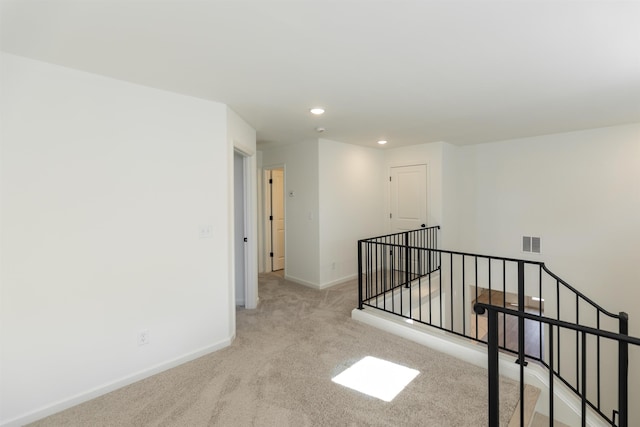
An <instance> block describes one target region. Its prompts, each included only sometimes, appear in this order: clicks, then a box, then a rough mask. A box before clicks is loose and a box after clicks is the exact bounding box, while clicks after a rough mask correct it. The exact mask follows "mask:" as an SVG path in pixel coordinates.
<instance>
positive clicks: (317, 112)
mask: <svg viewBox="0 0 640 427" xmlns="http://www.w3.org/2000/svg"><path fill="white" fill-rule="evenodd" d="M309 111H310V112H311V114H315V115H316V116H319V115H320V114H324V108H320V107H315V108H312V109H311V110H309Z"/></svg>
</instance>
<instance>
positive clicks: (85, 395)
mask: <svg viewBox="0 0 640 427" xmlns="http://www.w3.org/2000/svg"><path fill="white" fill-rule="evenodd" d="M234 338H235V335H234V336H232V337H230V338H228V339H225V340H223V341H220V342H217V343H215V344H211V345H208V346H206V347H203V348H201V349H199V350H196V351H193V352H191V353H187V354H184V355H182V356H179V357H176V358H175V359H171V360H168V361H166V362H162V363H158V364H156V365H154V366H151V367H149V368H147V369H143V370H141V371H138V372H135V373H133V374H131V375H127V376H126V377H123V378H120V379H117V380H115V381H112V382H109V383H106V384H103V385H101V386H98V387H94V388H92V389H89V390H87V391H85V392H82V393H79V394H76V395H75V396H71V397H68V398H65V399H62V400H59V401H58V402H55V403H51V404H49V405H46V406H43V407H41V408H39V409H36V410H34V411H31V412H29V413H27V414H25V415H21V416H19V417H16V418H12V419H10V420H6V421H3V422H2V423H0V427H20V426H23V425H25V424H29V423H32V422H34V421H37V420H40V419H42V418H45V417H48V416H49V415H53V414H55V413H57V412H60V411H63V410H65V409H68V408H71V407H73V406H76V405H79V404H81V403H84V402H86V401H89V400H91V399H95V398H96V397H99V396H102V395H103V394H107V393H110V392H112V391H114V390H117V389H119V388H122V387H125V386H128V385H130V384H133V383H135V382H137V381H140V380H143V379H145V378H148V377H150V376H153V375H155V374H158V373H160V372H163V371H166V370H167V369H171V368H175V367H176V366H179V365H182V364H183V363H186V362H190V361H191V360H194V359H197V358H199V357H202V356H205V355H207V354H209V353H213V352H215V351H218V350H221V349H223V348H225V347H228V346H229V345H230V344H231V343H232V342H233V339H234Z"/></svg>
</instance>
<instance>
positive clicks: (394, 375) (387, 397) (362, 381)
mask: <svg viewBox="0 0 640 427" xmlns="http://www.w3.org/2000/svg"><path fill="white" fill-rule="evenodd" d="M419 373H420V372H419V371H416V370H415V369H411V368H407V367H406V366H402V365H398V364H396V363H393V362H389V361H386V360H382V359H378V358H376V357H372V356H367V357H365V358H363V359H361V360H359V361H358V362H356V363H355V364H354V365H353V366H351V367H350V368H348V369H346V370H344V371H342V373H340V374H338V375H336V376H335V377H333V378H332V379H331V381H333V382H334V383H338V384H340V385H343V386H345V387H349V388H350V389H353V390H356V391H359V392H360V393H364V394H367V395H369V396H372V397H375V398H378V399H381V400H384V401H385V402H391V401H392V400H393V399H394V398H395V397H396V396H397V395H398V393H400V392H401V391H402V390H403V389H404V388H405V387H406V386H407V384H409V383H410V382H411V381H413V379H414V378H415V377H416V376H417V375H418V374H419Z"/></svg>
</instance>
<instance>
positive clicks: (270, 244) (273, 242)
mask: <svg viewBox="0 0 640 427" xmlns="http://www.w3.org/2000/svg"><path fill="white" fill-rule="evenodd" d="M284 187H285V185H284V167H277V168H272V169H266V170H265V213H266V215H265V217H266V219H265V231H266V233H265V234H266V239H265V243H266V244H265V250H266V259H267V262H266V271H268V272H272V271H280V272H284V270H285V206H284Z"/></svg>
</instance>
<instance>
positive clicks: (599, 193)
mask: <svg viewBox="0 0 640 427" xmlns="http://www.w3.org/2000/svg"><path fill="white" fill-rule="evenodd" d="M460 150H462V151H464V152H465V153H464V155H463V157H466V160H465V161H466V162H467V163H466V164H467V165H468V166H470V167H469V170H471V171H472V172H471V173H472V179H467V180H466V181H465V182H466V184H464V185H462V186H461V187H460V191H462V192H464V193H465V194H472V195H473V196H472V200H468V201H467V209H464V210H463V211H462V218H461V219H460V222H459V224H460V225H461V226H464V224H467V226H466V228H465V234H464V235H463V238H462V240H461V241H462V242H463V245H466V246H469V249H470V250H472V251H474V252H478V253H484V254H495V255H498V256H506V257H510V256H511V257H517V258H529V259H535V260H542V261H544V262H545V263H546V264H547V266H548V267H549V268H550V269H551V270H552V271H553V272H555V273H556V274H558V275H559V276H560V277H562V278H563V279H564V280H566V281H567V282H569V283H570V284H571V285H573V286H574V287H576V288H577V289H578V290H580V291H581V292H583V293H584V294H586V295H587V296H588V297H590V298H591V299H593V300H594V301H596V302H597V303H599V304H600V305H602V306H603V307H604V308H605V309H607V310H609V311H612V312H619V311H626V312H628V313H629V317H630V324H629V328H630V333H631V335H635V336H640V305H638V304H637V301H638V300H640V286H639V285H640V268H639V267H638V266H640V250H638V242H640V222H639V218H640V188H639V186H640V124H635V125H628V126H618V127H610V128H601V129H593V130H587V131H580V132H570V133H562V134H554V135H546V136H540V137H534V138H525V139H518V140H511V141H502V142H495V143H488V144H480V145H476V146H471V147H461V148H460ZM465 173H469V172H465ZM469 224H470V225H471V226H469ZM523 234H524V235H535V236H540V237H542V251H543V252H542V254H541V255H534V256H531V255H529V256H526V255H525V254H524V253H522V252H520V248H521V246H520V245H521V236H522V235H523ZM631 366H632V371H631V373H630V377H629V379H630V382H631V389H630V396H631V399H630V400H631V402H633V399H634V398H633V396H638V395H640V349H633V350H632V362H631ZM608 393H613V395H615V393H614V392H613V391H609V392H608ZM632 406H633V405H632ZM636 406H637V405H636ZM632 410H633V411H634V413H633V418H631V419H632V420H633V419H635V420H640V410H639V408H637V407H633V408H632ZM632 424H633V423H632Z"/></svg>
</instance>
